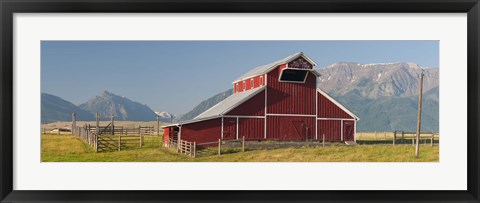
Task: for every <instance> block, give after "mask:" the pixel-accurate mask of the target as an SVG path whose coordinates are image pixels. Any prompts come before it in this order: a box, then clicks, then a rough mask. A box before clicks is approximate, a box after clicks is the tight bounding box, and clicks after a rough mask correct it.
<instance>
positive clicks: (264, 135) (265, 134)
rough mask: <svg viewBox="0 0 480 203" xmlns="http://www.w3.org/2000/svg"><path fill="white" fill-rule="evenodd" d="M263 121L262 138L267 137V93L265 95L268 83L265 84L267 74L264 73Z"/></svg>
mask: <svg viewBox="0 0 480 203" xmlns="http://www.w3.org/2000/svg"><path fill="white" fill-rule="evenodd" d="M264 76H265V85H264V87H265V112H264V113H265V121H264V124H263V131H264V132H263V137H264V139H267V98H268V95H267V91H268V84H267V78H268V77H267V75H266V74H265V75H264Z"/></svg>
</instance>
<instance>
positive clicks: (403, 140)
mask: <svg viewBox="0 0 480 203" xmlns="http://www.w3.org/2000/svg"><path fill="white" fill-rule="evenodd" d="M404 141H405V140H404V139H403V130H402V144H403V143H404Z"/></svg>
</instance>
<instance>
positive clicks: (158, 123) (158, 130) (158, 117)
mask: <svg viewBox="0 0 480 203" xmlns="http://www.w3.org/2000/svg"><path fill="white" fill-rule="evenodd" d="M157 135H160V116H159V115H157Z"/></svg>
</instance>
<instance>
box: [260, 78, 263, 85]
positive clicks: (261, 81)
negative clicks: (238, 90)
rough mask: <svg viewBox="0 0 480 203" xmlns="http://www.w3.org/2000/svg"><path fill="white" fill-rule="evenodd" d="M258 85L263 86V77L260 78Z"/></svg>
mask: <svg viewBox="0 0 480 203" xmlns="http://www.w3.org/2000/svg"><path fill="white" fill-rule="evenodd" d="M260 85H263V77H262V76H260Z"/></svg>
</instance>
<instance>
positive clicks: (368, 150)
mask: <svg viewBox="0 0 480 203" xmlns="http://www.w3.org/2000/svg"><path fill="white" fill-rule="evenodd" d="M41 137H42V143H41V144H42V145H41V148H42V155H41V160H42V162H195V161H197V162H438V161H439V147H438V145H436V146H433V147H432V146H428V145H422V146H421V147H420V157H419V158H418V159H417V158H415V156H414V152H415V148H414V147H412V146H411V145H397V146H395V147H393V146H391V145H358V146H345V145H333V146H328V147H325V148H321V147H311V148H289V149H273V150H248V147H247V151H246V152H239V150H237V149H229V150H224V151H222V153H225V154H222V155H214V154H215V150H216V149H209V150H208V151H209V152H211V153H207V154H211V155H208V156H202V157H197V158H192V157H188V156H186V155H183V154H177V153H176V152H175V151H174V150H171V149H167V148H164V147H162V140H161V137H157V136H145V139H144V147H143V148H137V149H129V150H122V151H112V152H101V153H95V151H94V150H93V148H92V147H90V146H89V145H88V144H86V143H84V142H83V141H81V140H80V139H79V138H77V137H74V136H71V135H52V134H46V135H41Z"/></svg>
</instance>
